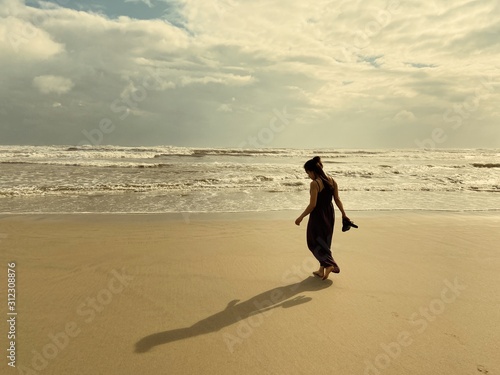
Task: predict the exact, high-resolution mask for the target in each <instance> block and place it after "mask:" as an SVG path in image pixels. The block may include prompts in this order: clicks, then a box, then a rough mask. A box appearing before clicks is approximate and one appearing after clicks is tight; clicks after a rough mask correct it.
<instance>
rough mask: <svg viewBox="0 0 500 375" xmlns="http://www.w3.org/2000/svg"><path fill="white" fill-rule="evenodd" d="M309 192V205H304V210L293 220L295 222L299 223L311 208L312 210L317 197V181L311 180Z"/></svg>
mask: <svg viewBox="0 0 500 375" xmlns="http://www.w3.org/2000/svg"><path fill="white" fill-rule="evenodd" d="M309 192H310V195H311V196H310V198H309V205H308V206H307V207H306V209H305V210H304V212H302V214H301V215H300V216H299V217H298V218H297V220H295V224H297V225H300V222H301V221H302V220H303V219H304V218H305V217H306V216H307V215H309V214H310V213H311V212H312V210H314V207H316V201H317V199H318V183H317V182H316V181H312V182H311V186H310V189H309Z"/></svg>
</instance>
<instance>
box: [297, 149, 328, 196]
mask: <svg viewBox="0 0 500 375" xmlns="http://www.w3.org/2000/svg"><path fill="white" fill-rule="evenodd" d="M304 169H305V170H306V172H308V171H310V172H314V174H315V175H316V176H317V177H319V178H321V180H323V183H324V185H325V187H328V188H329V189H330V191H331V192H332V193H333V190H334V187H333V184H332V183H330V180H329V179H328V177H327V176H326V174H325V172H324V171H323V163H322V162H321V158H320V157H319V156H315V157H314V158H312V159H311V160H308V161H306V163H305V164H304Z"/></svg>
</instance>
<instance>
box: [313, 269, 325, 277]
mask: <svg viewBox="0 0 500 375" xmlns="http://www.w3.org/2000/svg"><path fill="white" fill-rule="evenodd" d="M324 274H325V267H320V268H319V270H317V271H315V272H313V275H314V276H318V277H321V278H323V275H324Z"/></svg>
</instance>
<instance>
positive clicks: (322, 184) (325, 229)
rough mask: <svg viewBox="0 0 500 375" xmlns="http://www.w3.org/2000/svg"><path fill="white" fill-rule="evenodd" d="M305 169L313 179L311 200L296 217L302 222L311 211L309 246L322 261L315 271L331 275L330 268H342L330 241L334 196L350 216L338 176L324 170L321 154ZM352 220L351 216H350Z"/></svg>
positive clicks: (340, 208) (343, 214)
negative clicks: (339, 185)
mask: <svg viewBox="0 0 500 375" xmlns="http://www.w3.org/2000/svg"><path fill="white" fill-rule="evenodd" d="M304 169H305V171H306V173H307V175H308V176H309V178H310V179H311V180H312V182H311V185H310V195H311V196H310V201H309V205H308V206H307V208H306V209H305V210H304V212H303V213H302V214H301V215H300V216H299V217H298V218H297V220H295V224H297V225H300V223H301V221H302V220H303V219H304V217H306V216H307V215H309V222H308V223H307V247H308V248H309V250H311V252H312V253H313V255H314V257H315V258H316V259H317V260H318V261H319V265H320V267H319V270H318V271H316V272H313V274H314V275H315V276H318V277H321V278H322V279H323V280H326V279H327V278H328V275H329V274H330V272H333V273H339V272H340V268H339V266H338V265H337V263H336V262H335V260H334V259H333V257H332V251H331V245H332V236H333V226H334V223H335V211H334V209H333V204H332V198H333V200H334V201H335V204H336V205H337V207H338V208H339V210H340V212H341V213H342V218H343V219H344V220H349V218H348V217H347V215H346V213H345V211H344V207H343V206H342V202H341V201H340V198H339V191H338V186H337V183H336V182H335V180H334V179H333V178H332V177H330V176H327V175H326V174H325V172H324V171H323V164H322V163H321V158H320V157H319V156H315V157H314V158H313V159H311V160H308V161H307V162H306V163H305V164H304ZM349 221H350V220H349Z"/></svg>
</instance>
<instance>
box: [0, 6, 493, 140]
mask: <svg viewBox="0 0 500 375" xmlns="http://www.w3.org/2000/svg"><path fill="white" fill-rule="evenodd" d="M137 1H139V0H137ZM143 2H144V3H146V5H154V4H153V2H150V1H147V0H145V1H143ZM166 2H168V4H169V6H170V7H171V8H175V9H173V10H172V12H174V13H175V16H176V19H178V21H179V22H178V23H176V24H179V25H182V27H177V26H175V25H172V24H170V23H168V22H165V21H162V20H160V19H157V20H137V19H133V18H130V17H119V18H116V19H110V18H108V17H106V16H105V15H103V14H96V13H90V12H84V11H75V10H71V9H66V8H63V7H57V6H52V7H46V8H45V9H36V8H32V7H27V6H25V5H24V4H23V3H22V1H17V0H0V50H1V54H0V62H1V63H2V64H3V66H4V67H5V68H4V71H5V77H3V81H4V82H5V84H2V85H0V97H2V98H4V100H3V104H4V106H7V107H8V108H10V110H9V111H8V113H9V114H8V116H9V118H5V119H4V120H3V121H5V123H8V124H15V123H21V122H22V123H31V122H32V121H31V120H32V118H37V119H38V121H45V122H46V123H47V126H46V127H50V126H52V125H51V124H54V132H53V133H50V132H46V133H44V135H43V136H45V137H47V143H57V139H58V137H60V138H61V139H63V136H62V135H61V134H60V133H58V131H59V130H57V129H58V127H57V126H56V122H57V121H65V122H71V123H72V124H74V134H73V138H75V143H77V141H79V139H78V137H80V136H81V130H82V129H84V128H86V127H88V126H92V125H91V124H90V125H89V122H92V121H93V122H96V123H98V122H99V121H100V120H101V119H102V118H109V119H111V120H112V121H114V123H115V124H116V126H117V128H118V129H121V130H120V131H116V132H113V133H112V134H110V135H109V139H107V140H106V141H109V142H130V143H136V142H146V143H148V142H149V143H152V142H153V143H176V142H177V143H182V144H186V145H189V144H197V145H201V144H202V143H204V144H206V145H210V144H214V145H228V146H231V145H237V144H239V143H240V142H241V138H242V137H243V138H245V137H246V135H247V134H249V135H250V134H255V133H256V132H258V131H259V129H261V128H262V126H266V124H267V123H268V122H269V118H270V117H272V116H273V114H272V113H273V112H272V111H273V109H274V108H283V107H285V106H286V107H287V108H288V109H289V112H290V113H293V118H294V120H293V126H292V125H290V126H289V127H287V129H290V130H289V131H290V133H286V132H283V134H280V137H276V141H275V142H276V143H273V145H276V146H292V147H307V146H309V147H316V146H318V147H319V146H325V147H328V146H342V147H349V146H352V147H367V146H371V145H372V146H373V147H377V146H381V145H387V144H390V145H393V146H399V147H405V146H408V147H411V146H414V138H415V137H428V136H429V135H428V134H427V133H426V132H427V131H428V128H432V127H438V126H439V127H447V126H448V127H451V126H452V125H453V123H449V122H448V123H447V122H446V121H445V120H444V119H443V117H444V114H446V113H447V111H449V110H450V109H451V110H452V111H455V110H457V111H458V110H459V109H457V108H458V107H457V106H460V105H462V103H464V102H465V101H466V99H467V97H470V96H471V95H472V96H473V95H474V94H475V91H476V89H477V88H478V87H480V88H481V90H482V92H484V93H485V95H482V96H481V100H480V101H479V105H478V106H477V109H475V111H473V112H467V113H466V115H467V116H468V117H467V118H464V119H463V126H462V128H461V129H459V130H457V131H456V132H455V131H454V132H453V134H458V133H459V132H461V131H462V129H465V128H467V126H474V125H473V124H474V119H475V118H480V119H481V124H483V123H484V124H485V125H484V126H485V127H486V126H488V128H491V127H492V125H494V124H496V122H497V121H498V119H497V117H495V115H494V113H498V112H496V109H495V108H496V107H497V103H498V102H499V101H500V88H499V87H498V84H495V83H493V84H491V85H490V86H489V87H490V89H488V88H486V87H484V85H483V84H482V83H481V80H482V79H483V78H482V77H483V76H491V77H492V78H491V80H492V81H493V82H499V81H500V69H499V68H498V67H497V66H494V65H493V64H494V63H495V62H496V61H499V60H500V40H499V39H498V35H499V33H500V3H498V1H496V0H484V1H481V2H479V1H469V0H457V1H456V2H453V3H451V4H445V3H444V2H440V3H439V5H438V6H436V4H435V2H431V3H426V2H421V1H416V0H408V1H404V2H403V1H399V2H398V1H396V0H370V1H368V0H355V1H347V0H342V1H338V2H335V3H332V2H331V1H330V0H318V1H316V2H314V3H310V2H309V3H308V2H303V1H299V0H290V1H287V2H286V4H285V3H284V2H268V1H264V0H254V1H252V2H244V1H235V0H218V1H215V0H214V1H206V2H202V1H198V0H175V1H174V0H171V1H166ZM161 16H162V15H159V17H161ZM29 25H32V26H33V30H32V31H33V32H26V31H24V32H20V31H19V30H23V29H24V30H30V29H29V27H28V26H29ZM16 30H17V31H16ZM13 31H15V32H16V33H17V34H22V35H24V36H27V35H31V37H25V38H24V39H20V40H22V43H20V44H19V46H18V49H17V50H15V49H14V48H13V47H12V43H11V41H10V40H9V37H8V36H9V33H12V32H13ZM48 72H49V73H48ZM47 74H53V76H52V77H53V78H50V79H49V78H47V77H51V76H47ZM41 77H45V78H41ZM63 77H64V78H63ZM4 82H3V83H4ZM33 85H35V87H36V88H38V90H33ZM8 87H16V90H10V91H7V90H8V89H7V88H8ZM138 90H141V91H142V90H145V93H142V94H145V95H142V96H139V94H140V93H139V91H138ZM43 93H66V95H67V96H68V101H67V102H66V101H64V102H63V103H64V105H63V106H62V107H61V110H64V109H66V108H67V109H68V113H67V116H73V117H71V118H69V119H63V118H62V117H59V118H54V117H51V116H52V112H53V111H52V112H47V113H46V114H44V112H43V111H44V110H43V108H49V107H50V104H48V105H47V102H46V100H47V98H46V97H45V96H44V95H42V94H43ZM134 93H136V95H134ZM486 94H487V95H486ZM232 97H237V98H238V106H231V105H230V104H229V103H228V98H232ZM141 98H144V99H141ZM23 101H26V102H29V103H30V105H29V106H24V107H23V108H22V109H21V108H20V107H19V106H18V103H21V102H23ZM117 101H118V102H117ZM69 103H75V104H69ZM76 103H82V104H79V105H77V104H76ZM113 103H115V105H113ZM220 103H228V104H220ZM214 108H215V109H217V110H214ZM492 109H493V110H492ZM141 111H142V112H141ZM130 114H140V116H141V124H140V126H141V129H143V130H142V131H141V132H140V133H138V132H135V131H134V132H132V131H131V130H130V129H133V128H134V127H133V126H132V125H135V123H134V116H130ZM145 114H147V115H145ZM453 115H455V116H458V115H459V114H457V113H453V114H451V115H450V116H453ZM0 121H2V120H0ZM398 122H401V123H407V122H413V123H415V124H425V125H426V127H421V126H412V127H406V128H405V127H402V128H405V129H406V130H408V129H410V128H411V129H412V130H414V131H415V133H404V132H401V133H399V132H397V131H393V130H394V129H395V128H397V126H398ZM236 123H237V124H238V132H235V131H234V129H235V127H234V124H236ZM389 123H390V124H389ZM387 124H389V125H387ZM386 125H387V126H386ZM0 126H1V123H0ZM5 126H7V128H6V129H7V132H3V134H12V137H14V136H17V135H19V134H21V132H19V131H12V132H10V133H9V132H8V129H9V128H8V126H12V125H5ZM378 126H380V128H378ZM384 126H385V127H386V128H391V129H392V130H391V134H390V137H387V136H384V135H383V134H380V135H379V133H382V132H377V130H380V129H381V128H383V127H384ZM477 126H482V125H477ZM59 129H60V128H59ZM291 129H293V131H292V130H291ZM311 129H321V131H322V134H324V136H322V137H321V139H315V140H314V141H313V140H312V138H311V136H310V130H311ZM68 131H69V130H68V129H67V128H66V129H65V134H64V139H68ZM203 131H206V132H207V133H203ZM360 132H364V133H363V134H365V136H364V137H365V138H366V141H365V140H363V139H364V138H362V137H360V136H359V134H360ZM476 133H477V137H476V138H473V137H469V141H470V142H471V145H490V146H491V142H493V141H491V140H494V139H495V137H489V139H488V140H486V141H485V140H484V139H483V138H481V136H480V134H481V132H480V131H477V132H476ZM30 136H31V135H30V132H29V131H26V137H28V138H29V137H30ZM49 137H52V138H49ZM115 137H116V138H115ZM118 137H121V138H118ZM162 137H163V138H162ZM28 138H27V139H28ZM462 138H463V139H466V137H462ZM457 139H459V137H457ZM497 139H498V137H497ZM281 140H286V142H287V143H286V144H285V143H283V144H280V143H279V142H281ZM305 140H307V141H309V142H319V143H318V144H317V143H311V144H309V145H306V144H304V143H303V142H304V141H305ZM332 140H335V142H338V143H336V144H332V143H331V142H333V141H332ZM221 142H224V144H222V143H221ZM360 142H361V143H360ZM453 142H454V141H453V139H452V137H451V136H450V139H449V141H448V143H447V146H449V147H452V146H454V144H453ZM270 146H272V145H270ZM456 146H461V144H459V143H457V144H456ZM498 146H499V147H500V145H498Z"/></svg>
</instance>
